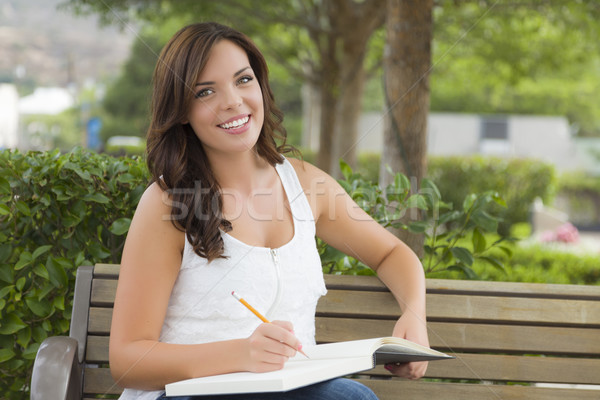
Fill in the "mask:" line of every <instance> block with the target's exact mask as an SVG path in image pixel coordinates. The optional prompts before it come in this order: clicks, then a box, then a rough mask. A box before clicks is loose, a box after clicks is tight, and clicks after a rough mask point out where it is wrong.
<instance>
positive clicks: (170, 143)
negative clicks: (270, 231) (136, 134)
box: [146, 22, 293, 261]
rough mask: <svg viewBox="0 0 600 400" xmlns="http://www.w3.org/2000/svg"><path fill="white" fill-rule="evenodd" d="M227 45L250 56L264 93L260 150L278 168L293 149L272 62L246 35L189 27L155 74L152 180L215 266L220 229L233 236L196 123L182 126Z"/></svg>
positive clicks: (168, 50) (150, 144)
mask: <svg viewBox="0 0 600 400" xmlns="http://www.w3.org/2000/svg"><path fill="white" fill-rule="evenodd" d="M221 40H229V41H231V42H233V43H235V44H237V45H238V46H240V47H241V48H242V49H243V50H244V51H245V52H246V54H247V55H248V60H249V61H250V66H251V68H252V69H253V71H254V73H255V76H256V79H257V80H258V82H259V84H260V88H261V90H262V96H263V106H264V115H265V118H264V124H263V127H262V129H261V132H260V135H259V137H258V140H257V143H256V146H255V151H256V152H257V153H258V155H259V156H261V157H262V158H264V159H265V160H266V161H267V162H268V163H270V164H271V165H275V164H277V163H281V162H283V157H282V155H281V154H282V153H285V152H288V151H290V150H292V149H293V148H291V147H290V146H287V145H286V144H285V140H286V136H287V134H286V130H285V128H284V127H283V125H282V121H283V113H282V112H281V110H279V108H277V106H276V105H275V100H274V97H273V92H272V91H271V88H270V86H269V80H268V68H267V63H266V61H265V59H264V57H263V55H262V54H261V52H260V51H259V50H258V48H257V47H256V45H254V43H253V42H252V41H251V40H250V39H249V38H248V37H247V36H246V35H244V34H242V33H241V32H238V31H236V30H235V29H232V28H230V27H228V26H225V25H221V24H218V23H214V22H207V23H197V24H192V25H189V26H186V27H184V28H182V29H181V30H180V31H179V32H177V33H176V34H175V35H174V36H173V37H172V38H171V39H170V40H169V42H168V43H167V44H166V45H165V47H164V48H163V49H162V51H161V53H160V56H159V59H158V62H157V64H156V68H155V70H154V78H153V93H152V103H151V122H150V127H149V128H148V139H147V147H146V151H147V163H148V168H149V170H150V173H151V174H152V181H153V182H157V183H158V185H159V186H160V187H161V188H162V189H163V190H164V191H166V192H167V193H168V194H169V198H170V200H171V202H172V203H171V205H172V208H171V220H172V222H173V224H174V225H175V227H176V228H177V229H179V230H181V231H185V233H186V236H187V239H188V240H189V242H190V243H191V244H192V246H193V248H194V251H195V252H196V254H198V255H199V256H201V257H205V258H207V259H208V260H209V261H212V260H214V259H215V258H218V257H223V251H224V248H223V239H222V238H221V234H220V232H219V228H221V229H223V230H224V231H225V232H227V231H230V230H231V223H230V222H229V221H227V220H226V219H225V218H224V217H223V214H222V204H223V203H222V197H221V191H220V186H219V182H217V180H216V178H215V176H214V174H213V172H212V170H211V167H210V164H209V162H208V158H207V157H206V153H205V152H204V149H203V147H202V144H201V142H200V140H199V139H198V137H197V136H196V134H195V133H194V131H193V130H192V127H191V126H190V124H189V123H183V122H182V121H185V120H186V118H187V113H188V110H189V108H190V104H191V102H192V100H193V98H194V89H193V88H194V86H195V84H196V80H197V79H198V76H199V75H200V73H201V72H202V70H203V69H204V66H205V65H206V62H207V60H208V58H209V57H210V52H211V49H212V48H213V47H214V45H215V44H216V43H218V42H219V41H221ZM275 139H278V140H279V141H280V142H281V145H279V146H278V145H277V143H276V141H275Z"/></svg>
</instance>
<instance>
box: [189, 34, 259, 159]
mask: <svg viewBox="0 0 600 400" xmlns="http://www.w3.org/2000/svg"><path fill="white" fill-rule="evenodd" d="M193 90H194V93H195V98H194V99H193V100H192V103H191V106H190V109H189V111H188V114H187V121H185V122H189V124H190V126H191V127H192V129H193V130H194V132H195V133H196V136H197V137H198V138H199V139H200V141H201V142H202V145H203V147H204V150H205V151H206V152H207V154H218V153H235V152H243V151H248V150H250V149H252V148H253V147H254V145H255V144H256V141H257V140H258V136H259V135H260V131H261V129H262V126H263V121H264V108H263V97H262V91H261V88H260V85H259V83H258V80H257V79H256V76H255V75H254V71H253V70H252V68H251V67H250V62H249V61H248V56H247V55H246V52H245V51H244V50H243V49H242V48H241V47H239V46H238V45H236V44H234V43H233V42H231V41H229V40H221V41H220V42H218V43H217V44H216V45H215V46H214V47H213V49H212V50H211V53H210V56H209V59H208V62H207V63H206V66H205V67H204V70H203V71H202V72H201V73H200V76H199V77H198V80H197V81H196V85H195V87H194V88H193Z"/></svg>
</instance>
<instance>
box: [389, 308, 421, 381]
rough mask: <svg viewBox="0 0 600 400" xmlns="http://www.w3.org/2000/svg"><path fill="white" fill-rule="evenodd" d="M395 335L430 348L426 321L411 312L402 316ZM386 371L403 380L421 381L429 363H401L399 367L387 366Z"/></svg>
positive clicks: (397, 323) (395, 328) (408, 311)
mask: <svg viewBox="0 0 600 400" xmlns="http://www.w3.org/2000/svg"><path fill="white" fill-rule="evenodd" d="M393 335H394V336H396V337H400V338H403V339H407V340H410V341H411V342H415V343H417V344H420V345H422V346H426V347H429V339H428V337H427V325H426V322H425V319H424V318H419V317H418V316H417V315H415V314H413V313H411V312H410V310H407V311H406V312H405V313H404V314H402V317H400V319H399V320H398V322H396V326H395V327H394V332H393ZM385 369H387V370H388V371H390V372H391V373H392V374H394V375H397V376H399V377H402V378H408V379H419V378H422V377H423V376H424V375H425V371H426V370H427V361H420V362H409V363H401V364H399V365H398V364H386V365H385Z"/></svg>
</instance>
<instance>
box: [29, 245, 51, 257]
mask: <svg viewBox="0 0 600 400" xmlns="http://www.w3.org/2000/svg"><path fill="white" fill-rule="evenodd" d="M51 248H52V245H49V244H47V245H44V246H40V247H38V248H37V249H35V250H34V251H33V256H32V258H33V259H34V260H35V259H36V258H38V257H39V256H41V255H42V254H44V253H46V252H47V251H48V250H50V249H51Z"/></svg>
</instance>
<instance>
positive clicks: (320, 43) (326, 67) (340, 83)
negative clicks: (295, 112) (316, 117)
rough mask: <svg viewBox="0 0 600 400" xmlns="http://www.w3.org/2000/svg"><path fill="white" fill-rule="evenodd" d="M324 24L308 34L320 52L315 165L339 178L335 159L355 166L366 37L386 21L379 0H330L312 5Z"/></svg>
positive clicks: (337, 162)
mask: <svg viewBox="0 0 600 400" xmlns="http://www.w3.org/2000/svg"><path fill="white" fill-rule="evenodd" d="M314 7H316V8H314V9H313V11H314V12H313V14H314V15H315V16H319V17H320V18H317V19H316V20H319V21H326V22H322V25H320V29H315V30H311V31H309V33H310V35H311V37H312V38H313V41H314V43H316V45H317V48H318V49H319V57H320V60H319V61H320V68H321V69H320V71H318V79H317V80H316V81H317V82H320V83H321V86H320V88H319V89H320V93H321V98H320V107H321V110H320V115H321V122H320V124H319V130H320V132H319V154H318V156H317V165H318V166H319V167H320V168H322V169H323V170H325V171H326V172H328V173H330V174H332V175H334V176H335V177H339V176H340V172H339V159H340V158H343V159H344V160H345V161H347V162H349V163H350V164H351V165H353V166H356V147H357V146H356V145H357V141H358V120H359V118H360V114H361V109H362V96H363V91H364V81H365V71H364V60H365V54H366V48H367V44H368V41H369V38H370V37H371V35H372V34H373V32H374V31H375V30H376V29H377V28H379V27H380V26H381V25H382V24H383V21H384V16H385V8H383V7H381V4H380V1H379V0H365V1H355V0H330V1H327V2H323V3H322V4H321V3H315V5H314Z"/></svg>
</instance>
